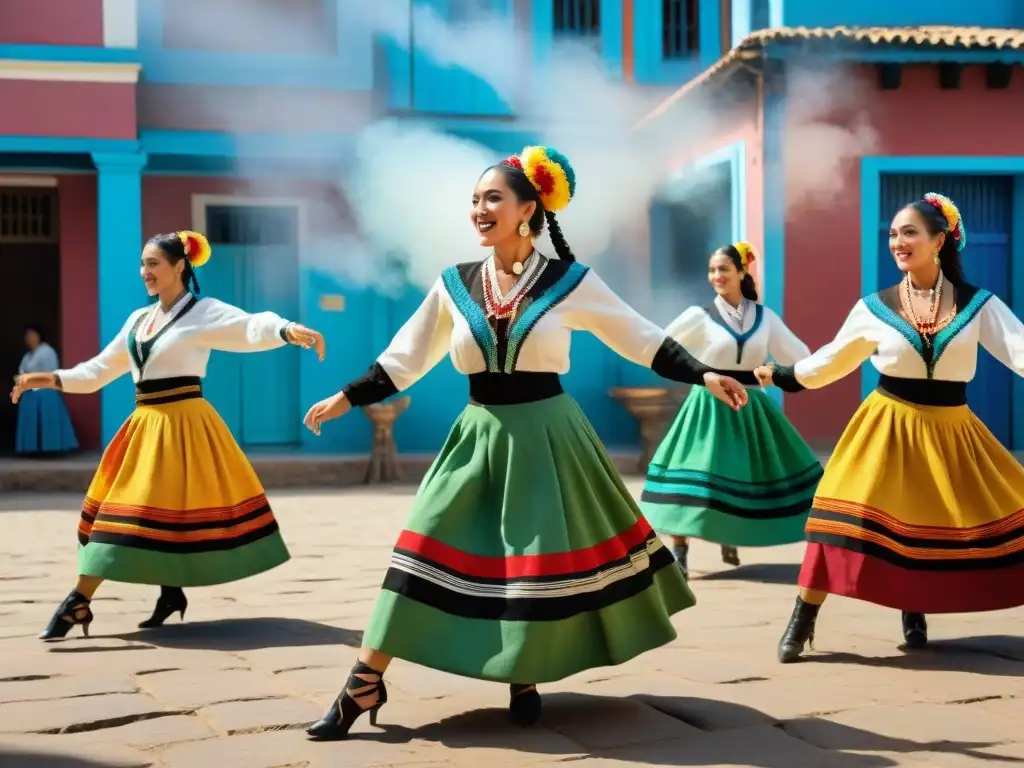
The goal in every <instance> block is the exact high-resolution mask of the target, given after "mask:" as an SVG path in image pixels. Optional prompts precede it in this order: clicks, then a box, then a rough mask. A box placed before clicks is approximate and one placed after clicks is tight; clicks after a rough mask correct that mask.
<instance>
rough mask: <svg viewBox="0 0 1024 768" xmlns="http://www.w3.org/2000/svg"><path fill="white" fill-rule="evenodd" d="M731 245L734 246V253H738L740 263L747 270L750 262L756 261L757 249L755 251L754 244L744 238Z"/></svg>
mask: <svg viewBox="0 0 1024 768" xmlns="http://www.w3.org/2000/svg"><path fill="white" fill-rule="evenodd" d="M732 247H733V248H735V249H736V253H738V254H739V255H740V263H741V264H742V265H743V270H744V271H747V268H748V267H749V265H750V264H752V263H753V262H755V261H757V251H755V250H754V246H753V245H751V244H750V243H748V242H747V241H746V240H740V241H739V242H736V243H733V244H732Z"/></svg>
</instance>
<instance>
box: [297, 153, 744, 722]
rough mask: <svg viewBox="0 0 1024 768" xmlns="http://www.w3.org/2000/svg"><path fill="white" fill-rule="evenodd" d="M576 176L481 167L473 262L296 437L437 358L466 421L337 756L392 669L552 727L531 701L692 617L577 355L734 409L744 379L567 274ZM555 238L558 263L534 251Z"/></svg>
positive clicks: (527, 165)
mask: <svg viewBox="0 0 1024 768" xmlns="http://www.w3.org/2000/svg"><path fill="white" fill-rule="evenodd" d="M574 189H575V178H574V174H573V170H572V168H571V166H570V165H569V162H568V161H567V160H566V159H565V157H564V156H562V155H561V154H559V153H558V152H556V151H554V150H552V149H549V148H545V147H528V148H527V149H525V150H524V151H523V153H522V155H520V156H517V157H512V158H509V159H508V160H506V161H504V162H503V163H501V164H499V165H496V166H493V167H491V168H489V169H488V170H487V171H485V172H484V174H483V175H482V176H481V177H480V180H479V182H478V183H477V186H476V190H475V192H474V193H473V206H472V210H471V212H470V218H471V221H472V224H473V226H474V228H475V229H476V230H477V233H478V235H479V240H480V245H482V246H485V247H490V248H492V249H493V251H492V254H491V255H490V256H489V257H488V258H486V259H485V260H484V261H482V262H472V263H468V264H460V265H457V266H453V267H449V268H448V269H446V270H445V271H444V272H443V273H442V275H441V277H440V278H439V279H438V280H437V281H436V282H435V283H434V285H433V287H432V288H431V289H430V292H429V293H428V295H427V297H426V299H425V300H424V301H423V304H422V305H421V306H420V307H419V309H418V310H417V311H416V312H415V314H413V316H412V317H411V318H410V319H409V320H408V322H406V324H405V325H404V326H403V327H402V328H401V329H400V330H399V331H398V334H397V335H396V336H395V338H394V339H393V340H392V342H391V344H390V345H389V346H388V348H387V349H386V350H385V351H384V353H383V354H382V355H381V356H380V357H379V358H378V359H377V361H376V363H374V365H373V366H372V367H371V368H370V370H369V372H368V373H367V374H366V375H365V376H364V377H362V378H361V379H359V380H357V381H355V382H353V383H351V384H349V385H348V386H347V387H345V389H343V390H342V391H341V392H339V393H338V394H336V395H334V396H332V397H330V398H327V399H326V400H323V401H321V402H319V403H317V404H316V405H314V406H313V407H312V408H311V409H310V410H309V413H307V414H306V419H305V423H306V426H307V427H309V428H310V429H311V430H312V431H313V432H314V433H316V434H319V432H320V428H321V425H322V424H323V422H325V421H328V420H329V419H334V418H337V417H338V416H341V415H342V414H344V413H346V412H347V411H348V410H349V408H350V407H351V406H356V407H359V406H365V405H369V404H371V403H375V402H379V401H381V400H384V399H385V398H387V397H390V396H391V395H393V394H395V393H396V392H400V391H403V390H405V389H407V388H408V387H410V386H411V385H412V384H413V383H414V382H415V381H417V380H418V379H419V378H420V377H422V376H423V375H424V374H426V373H427V371H429V370H430V369H431V368H432V367H433V366H434V365H436V364H437V363H438V362H440V360H441V359H442V358H443V357H444V356H445V355H446V354H450V355H451V358H452V361H453V363H454V364H455V367H456V369H458V370H459V371H460V372H462V373H465V374H467V375H468V377H469V398H470V404H469V405H468V407H467V408H466V409H465V410H464V411H463V413H462V415H461V416H460V417H459V419H458V421H456V423H455V425H454V426H453V427H452V430H451V432H450V434H449V436H448V439H447V441H446V442H445V444H444V446H443V448H442V449H441V452H440V455H439V456H438V457H437V459H436V460H435V461H434V464H433V466H432V467H431V468H430V470H429V471H428V473H427V476H426V477H425V478H424V481H423V484H422V486H421V487H420V491H419V494H418V495H417V498H416V502H415V504H414V506H413V509H412V512H411V514H410V517H409V520H408V522H407V524H406V528H405V530H404V531H402V533H401V535H400V536H399V539H398V543H397V544H396V546H395V549H394V552H393V554H392V558H391V564H390V567H389V568H388V571H387V574H386V576H385V577H384V583H383V589H382V591H381V595H380V598H379V600H378V602H377V606H376V609H375V610H374V613H373V616H372V618H371V619H370V625H369V627H368V629H367V630H366V632H365V634H364V636H363V648H362V649H361V651H360V654H359V661H358V663H357V664H356V665H355V667H353V669H352V673H351V676H350V677H349V679H348V682H347V684H346V686H345V688H344V690H343V691H342V692H341V694H340V695H339V696H338V698H337V700H336V701H335V703H334V704H333V706H332V707H331V709H330V710H329V711H328V712H327V714H326V715H325V716H324V717H323V719H322V720H320V721H319V722H317V723H315V724H314V725H313V726H311V727H310V728H309V733H310V735H312V736H314V737H315V738H317V739H340V738H345V737H346V736H347V734H348V731H349V728H350V727H351V726H352V723H353V722H355V720H356V719H357V718H358V717H359V716H360V715H361V714H362V713H363V712H365V711H369V712H370V722H371V724H373V723H374V722H375V720H376V713H377V710H378V709H379V708H380V707H381V706H382V705H383V704H384V703H385V702H386V701H387V690H386V688H385V686H384V681H383V675H384V672H385V670H386V669H387V666H388V664H389V663H390V661H391V659H392V658H395V657H397V658H400V659H405V660H407V661H412V662H415V663H417V664H422V665H424V666H427V667H432V668H434V669H437V670H441V671H444V672H451V673H454V674H458V675H464V676H467V677H475V678H480V679H485V680H493V681H496V682H503V683H508V684H509V685H510V704H509V709H510V711H511V713H512V716H513V719H514V720H515V721H516V722H518V723H519V724H521V725H530V724H532V723H533V722H535V721H536V720H537V719H538V718H539V717H540V714H541V700H540V695H539V694H538V692H537V688H536V684H537V683H544V682H551V681H555V680H560V679H562V678H565V677H567V676H569V675H572V674H574V673H576V672H579V671H581V670H584V669H588V668H591V667H598V666H605V665H611V664H620V663H622V662H624V661H627V660H628V659H630V658H632V657H634V656H636V655H637V654H640V653H643V652H644V651H647V650H649V649H651V648H655V647H658V646H661V645H663V644H665V643H667V642H669V641H671V640H672V639H673V638H675V636H676V632H675V629H674V628H673V627H672V623H671V619H670V617H671V616H672V614H674V613H677V612H679V611H682V610H684V609H686V608H689V607H690V606H692V605H693V604H694V598H693V594H692V593H691V592H690V589H689V587H688V586H687V584H686V581H685V579H684V578H683V576H682V574H681V573H680V572H679V569H678V568H676V567H675V562H674V559H673V557H672V554H671V553H670V552H669V551H668V549H667V548H666V547H665V546H664V545H662V543H661V541H660V540H659V539H658V537H657V535H656V534H655V533H654V531H653V530H651V527H650V525H649V524H648V523H647V521H646V520H644V518H643V516H642V515H641V514H640V510H639V508H638V507H637V505H636V503H635V502H634V501H633V499H632V498H631V496H630V494H629V491H628V490H627V489H626V487H625V486H624V484H623V482H622V480H621V478H620V477H619V476H618V474H617V473H616V471H615V468H614V466H613V464H612V462H611V460H610V459H609V458H608V455H607V454H606V453H605V451H604V448H603V447H602V445H601V443H600V441H599V440H598V437H597V435H596V434H595V433H594V430H593V428H592V427H591V426H590V424H589V422H588V421H587V419H586V417H585V416H584V415H583V412H582V411H581V410H580V408H579V406H578V405H577V404H576V403H575V402H574V401H573V400H572V399H571V398H570V397H569V396H568V395H566V394H564V393H563V391H562V387H561V384H560V381H559V374H562V373H565V372H567V371H568V370H569V339H570V332H571V331H574V330H586V331H590V332H591V333H593V334H594V335H596V336H597V337H598V338H600V339H601V340H602V341H603V342H605V343H606V344H607V345H608V346H609V347H610V348H611V349H613V350H614V351H616V352H617V353H618V354H620V355H622V356H623V357H625V358H627V359H629V360H631V361H633V362H635V363H638V364H640V365H645V366H648V367H650V368H651V369H653V370H654V371H655V372H657V373H659V374H661V375H663V376H666V377H668V378H672V379H675V380H678V381H683V382H688V383H690V384H703V385H704V386H706V387H707V389H708V391H709V392H710V393H711V394H712V395H713V396H715V397H718V398H719V399H720V400H722V401H723V403H724V406H723V407H727V408H734V409H738V408H740V407H741V406H742V405H744V404H745V402H746V390H745V389H744V388H743V386H742V385H740V384H739V382H737V381H736V380H735V379H732V378H729V377H727V376H723V375H720V374H717V373H715V372H714V371H713V370H712V369H710V368H709V367H707V366H705V365H702V364H700V363H699V362H698V361H697V360H695V359H694V358H693V357H691V356H690V355H689V354H688V353H687V352H686V351H685V350H684V349H683V348H682V347H681V346H680V345H679V344H677V343H676V342H675V341H673V340H672V339H671V338H669V337H667V336H666V334H665V332H664V331H663V330H662V329H660V328H658V327H657V326H655V325H654V324H653V323H651V322H649V321H647V320H645V319H644V318H642V317H640V315H638V314H637V313H636V312H635V311H634V310H633V309H631V308H630V307H629V306H628V305H626V304H625V303H624V302H623V301H622V300H621V299H620V298H619V297H618V296H616V295H615V294H614V293H613V292H612V291H611V290H610V289H609V288H608V286H607V285H605V284H604V283H603V282H602V281H601V280H600V278H598V276H597V275H596V274H594V273H593V272H592V271H591V270H589V269H588V268H587V267H585V266H583V265H581V264H579V263H578V262H576V261H575V259H574V258H573V255H572V252H571V251H570V249H569V246H568V244H567V243H566V241H565V238H564V237H563V235H562V232H561V229H560V228H559V226H558V222H557V221H556V220H555V211H558V210H561V209H562V208H564V207H565V206H566V205H567V204H568V202H569V200H570V198H571V197H572V194H573V192H574ZM545 221H546V222H547V226H548V231H549V233H550V236H551V241H552V243H553V245H554V247H555V251H556V253H557V255H558V258H557V259H548V258H546V257H544V256H542V255H541V254H539V253H537V252H536V251H535V250H534V247H533V240H534V238H536V237H537V236H538V235H539V234H540V232H541V229H542V228H543V226H544V223H545Z"/></svg>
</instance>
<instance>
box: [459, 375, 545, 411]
mask: <svg viewBox="0 0 1024 768" xmlns="http://www.w3.org/2000/svg"><path fill="white" fill-rule="evenodd" d="M564 391H565V390H563V389H562V380H561V379H560V378H559V376H558V374H557V373H538V372H533V371H516V372H515V373H471V374H470V375H469V402H470V403H472V404H473V405H522V404H523V403H535V402H537V401H538V400H547V399H548V398H552V397H557V396H558V395H560V394H562V393H563V392H564Z"/></svg>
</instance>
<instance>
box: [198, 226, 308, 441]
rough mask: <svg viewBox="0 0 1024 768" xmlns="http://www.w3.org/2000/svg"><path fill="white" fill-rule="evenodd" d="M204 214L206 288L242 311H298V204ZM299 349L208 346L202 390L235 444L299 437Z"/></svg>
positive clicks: (293, 314)
mask: <svg viewBox="0 0 1024 768" xmlns="http://www.w3.org/2000/svg"><path fill="white" fill-rule="evenodd" d="M207 218H208V221H209V225H208V226H209V228H210V237H211V242H212V244H213V249H214V255H213V258H211V259H210V261H209V263H208V264H207V265H206V266H205V267H204V268H203V269H202V270H201V273H200V282H201V284H202V287H203V294H204V295H206V296H211V297H213V298H217V299H220V300H221V301H226V302H228V303H230V304H234V305H235V306H237V307H240V308H241V309H244V310H245V311H246V312H252V313H255V312H264V311H270V312H276V313H277V314H279V315H281V316H282V317H286V318H289V319H295V318H297V317H298V316H299V297H298V293H299V291H298V245H297V237H296V235H297V228H296V227H295V226H294V225H295V223H296V222H295V219H296V211H295V209H293V208H272V209H271V208H265V207H254V208H243V207H217V208H211V209H210V210H209V211H208V216H207ZM218 240H221V242H218ZM223 240H229V242H223ZM240 240H242V241H244V240H253V241H255V242H253V243H244V242H239V241H240ZM282 240H285V241H288V240H290V241H291V242H281V241H282ZM300 353H301V350H299V349H298V348H297V347H292V346H287V347H284V348H283V349H278V350H274V351H272V352H259V353H241V354H240V353H231V352H216V351H215V352H213V353H211V355H210V364H209V367H208V370H207V379H206V382H205V383H204V388H205V391H206V396H207V398H208V399H209V400H210V402H211V404H212V405H213V406H214V407H215V408H216V409H217V410H218V412H220V414H221V416H222V417H223V418H224V421H225V422H226V423H227V425H228V427H229V428H230V429H231V431H232V434H234V436H235V439H236V440H237V441H238V442H239V444H241V445H243V446H245V447H250V448H251V447H257V446H287V445H293V444H296V443H298V442H299V437H300V434H299V429H300V426H301V425H300V419H301V418H302V414H301V413H300V412H299V411H300V403H299V355H300Z"/></svg>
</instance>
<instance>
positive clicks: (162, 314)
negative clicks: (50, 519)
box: [11, 232, 324, 640]
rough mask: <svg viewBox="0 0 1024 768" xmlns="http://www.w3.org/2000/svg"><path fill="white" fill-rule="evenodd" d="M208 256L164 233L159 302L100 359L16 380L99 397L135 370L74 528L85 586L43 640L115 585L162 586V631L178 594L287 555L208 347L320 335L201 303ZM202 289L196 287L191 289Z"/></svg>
mask: <svg viewBox="0 0 1024 768" xmlns="http://www.w3.org/2000/svg"><path fill="white" fill-rule="evenodd" d="M209 257H210V246H209V243H207V241H206V238H204V237H203V236H202V235H199V234H197V233H195V232H179V233H177V234H171V235H158V236H157V237H154V238H153V239H152V240H150V241H149V243H147V244H146V247H145V249H144V250H143V251H142V269H141V275H142V280H143V282H144V283H145V285H146V290H147V292H148V293H149V295H150V296H155V297H157V299H158V301H157V302H156V303H154V304H153V305H152V306H148V307H144V308H142V309H139V310H136V311H135V312H133V313H132V314H131V316H130V317H129V318H128V320H127V322H126V323H125V324H124V327H123V328H122V329H121V331H120V333H118V334H117V337H116V338H115V339H114V340H113V341H111V342H110V344H108V345H107V347H106V349H104V350H103V351H102V352H100V353H99V355H97V356H96V357H94V358H93V359H92V360H88V361H86V362H84V363H79V364H78V365H76V366H75V367H74V368H70V369H68V370H59V371H56V372H55V373H32V374H27V375H25V376H21V377H19V378H18V380H17V382H16V384H15V387H14V391H13V392H12V393H11V400H12V401H14V402H18V399H19V398H20V397H21V394H22V393H23V392H25V391H28V390H35V389H57V390H62V391H64V392H68V393H73V394H88V393H91V392H96V391H98V390H99V389H101V388H102V387H105V386H106V385H107V384H109V383H111V382H112V381H114V380H115V379H117V378H118V377H120V376H122V375H123V374H125V373H128V372H129V371H131V374H132V378H133V379H134V380H135V410H134V412H133V413H132V414H131V416H129V417H128V420H127V421H126V422H125V423H124V425H123V426H122V427H121V428H120V429H119V430H118V432H117V434H116V435H114V438H113V440H111V442H110V445H108V446H107V449H106V450H105V451H104V452H103V458H101V459H100V465H99V467H98V468H97V470H96V475H95V477H94V478H93V481H92V484H91V485H90V486H89V490H88V491H87V493H86V496H85V503H84V504H83V506H82V516H81V520H80V521H79V523H78V542H79V544H80V547H79V550H78V574H79V575H78V583H77V585H76V586H75V589H74V590H73V591H72V592H71V594H70V595H68V596H67V598H66V599H65V600H64V602H63V603H61V604H60V606H59V607H58V608H57V611H56V612H55V613H54V614H53V618H52V619H51V620H50V624H49V626H47V627H46V629H45V630H44V631H43V633H42V634H41V635H40V636H39V637H40V639H42V640H54V639H58V638H62V637H64V636H66V635H67V633H68V632H69V631H70V630H71V628H72V627H73V626H75V625H81V627H82V631H83V632H84V633H85V634H86V635H88V634H89V625H90V624H91V623H92V620H93V614H92V610H91V608H90V601H91V600H92V597H93V595H94V594H95V593H96V590H97V589H98V588H99V586H100V584H101V583H102V582H103V581H105V580H107V579H110V580H112V581H121V582H128V583H132V584H153V585H160V587H161V591H160V598H159V599H158V600H157V604H156V608H155V609H154V611H153V615H152V616H151V617H150V618H149V619H148V620H146V621H144V622H142V624H140V625H139V626H140V627H143V628H149V627H158V626H160V625H161V624H163V622H164V621H166V619H167V618H168V617H169V616H170V615H171V614H173V613H180V614H181V618H184V617H185V609H186V608H187V606H188V602H187V600H186V599H185V593H184V591H183V590H182V589H181V588H182V587H200V586H209V585H213V584H223V583H226V582H230V581H235V580H237V579H244V578H246V577H247V576H252V575H254V574H257V573H260V572H262V571H266V570H269V569H271V568H274V567H276V566H278V565H281V564H282V563H284V562H285V561H287V560H288V550H287V548H286V547H285V545H284V541H283V540H282V539H281V534H280V532H279V530H278V526H277V521H276V520H275V519H274V513H273V512H272V511H271V509H270V505H269V503H268V502H267V497H266V495H265V494H264V491H263V486H262V485H260V481H259V478H257V476H256V473H255V472H254V471H253V468H252V466H250V464H249V462H248V460H247V459H246V457H245V454H244V453H242V450H241V449H240V448H239V447H238V444H237V443H236V442H235V440H234V438H233V437H232V436H231V432H230V431H229V430H228V428H227V425H225V424H224V422H223V420H222V419H221V418H220V416H219V415H218V414H217V412H216V411H215V410H214V409H213V408H212V407H211V406H210V404H209V403H208V402H207V401H206V400H204V399H203V393H202V379H203V377H204V376H205V375H206V363H207V361H208V360H209V358H210V350H214V349H216V350H223V351H226V352H259V351H262V350H270V349H276V348H278V347H281V346H284V345H285V344H286V343H291V344H298V345H300V346H303V347H306V348H309V347H315V348H316V351H317V354H318V355H319V357H320V359H321V360H323V357H324V343H323V337H322V336H321V335H320V334H319V333H317V332H316V331H312V330H310V329H308V328H304V327H303V326H301V325H297V324H295V323H291V322H288V321H287V320H284V319H282V318H280V317H278V316H277V315H275V314H274V313H273V312H261V313H259V314H255V315H250V314H248V313H246V312H243V311H242V310H240V309H238V308H237V307H233V306H231V305H230V304H225V303H224V302H221V301H217V300H216V299H210V298H199V297H198V296H197V295H196V294H198V293H199V283H198V281H197V280H196V276H195V271H194V270H195V269H196V268H198V267H200V266H202V265H203V264H204V263H206V261H207V260H208V259H209ZM193 287H194V291H193V290H191V289H192V288H193Z"/></svg>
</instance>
